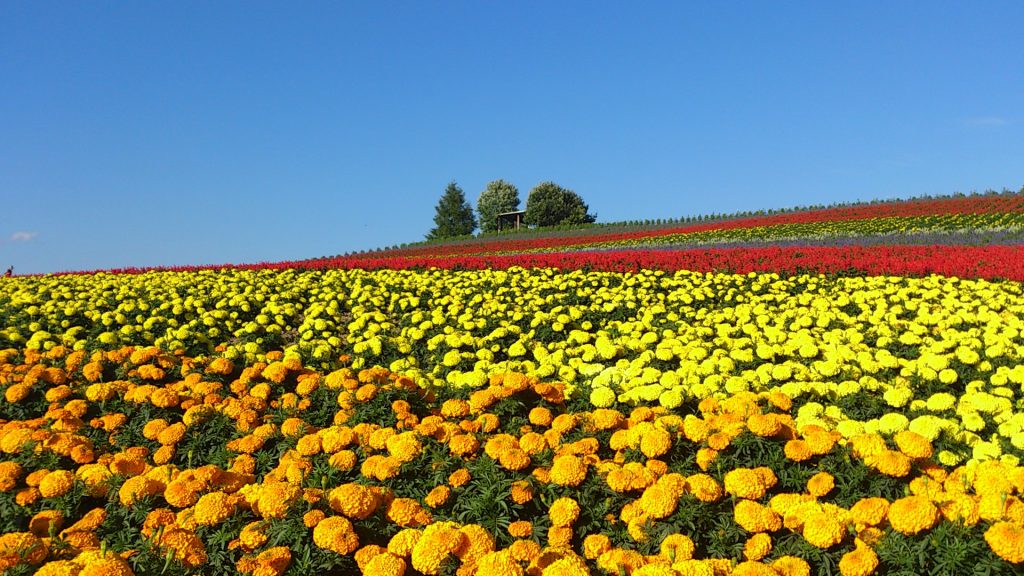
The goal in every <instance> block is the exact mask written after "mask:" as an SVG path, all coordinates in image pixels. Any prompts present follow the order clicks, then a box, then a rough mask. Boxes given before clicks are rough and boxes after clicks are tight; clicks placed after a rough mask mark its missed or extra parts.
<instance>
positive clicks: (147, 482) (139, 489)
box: [117, 476, 165, 507]
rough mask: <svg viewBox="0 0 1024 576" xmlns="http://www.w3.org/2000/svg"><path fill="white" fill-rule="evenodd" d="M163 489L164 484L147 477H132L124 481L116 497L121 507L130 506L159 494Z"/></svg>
mask: <svg viewBox="0 0 1024 576" xmlns="http://www.w3.org/2000/svg"><path fill="white" fill-rule="evenodd" d="M164 489H165V486H164V483H163V482H160V481H159V480H154V479H152V478H149V477H148V476H132V477H131V478H129V479H127V480H125V481H124V484H122V485H121V488H120V489H119V490H118V492H117V495H118V498H120V500H121V505H122V506H126V507H127V506H132V505H134V504H135V503H136V502H138V501H139V500H141V499H143V498H146V497H148V496H155V495H157V494H160V493H161V492H163V491H164Z"/></svg>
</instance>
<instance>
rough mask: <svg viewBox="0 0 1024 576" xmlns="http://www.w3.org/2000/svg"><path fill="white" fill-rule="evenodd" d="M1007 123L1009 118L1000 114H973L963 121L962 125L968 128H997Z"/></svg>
mask: <svg viewBox="0 0 1024 576" xmlns="http://www.w3.org/2000/svg"><path fill="white" fill-rule="evenodd" d="M1009 123H1010V120H1009V119H1008V118H1003V117H1002V116H975V117H972V118H965V119H964V121H963V124H964V126H966V127H968V128H998V127H1000V126H1006V125H1007V124H1009Z"/></svg>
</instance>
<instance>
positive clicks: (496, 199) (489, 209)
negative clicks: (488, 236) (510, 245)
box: [476, 179, 519, 232]
mask: <svg viewBox="0 0 1024 576" xmlns="http://www.w3.org/2000/svg"><path fill="white" fill-rule="evenodd" d="M516 210H519V189H518V188H516V187H515V186H514V185H512V184H510V183H508V182H505V181H504V180H500V179H499V180H494V181H493V182H488V183H487V187H486V188H484V191H483V192H481V193H480V198H479V199H478V200H477V201H476V213H477V215H478V216H479V217H480V231H481V232H495V231H497V230H498V214H504V213H505V212H515V211H516Z"/></svg>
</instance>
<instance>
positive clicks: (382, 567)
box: [363, 552, 406, 576]
mask: <svg viewBox="0 0 1024 576" xmlns="http://www.w3.org/2000/svg"><path fill="white" fill-rule="evenodd" d="M405 567H406V565H405V559H403V558H399V557H398V556H395V555H394V554H390V553H388V552H384V553H383V554H377V555H376V556H374V557H372V558H370V560H369V561H368V562H367V563H366V566H365V568H364V570H363V574H365V575H366V576H403V574H405Z"/></svg>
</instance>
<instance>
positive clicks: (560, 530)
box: [548, 526, 572, 548]
mask: <svg viewBox="0 0 1024 576" xmlns="http://www.w3.org/2000/svg"><path fill="white" fill-rule="evenodd" d="M570 543H572V527H570V526H551V527H550V528H548V546H549V547H551V548H565V547H567V546H569V544H570Z"/></svg>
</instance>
